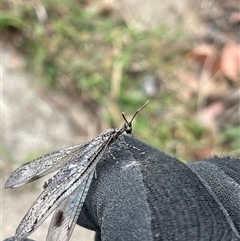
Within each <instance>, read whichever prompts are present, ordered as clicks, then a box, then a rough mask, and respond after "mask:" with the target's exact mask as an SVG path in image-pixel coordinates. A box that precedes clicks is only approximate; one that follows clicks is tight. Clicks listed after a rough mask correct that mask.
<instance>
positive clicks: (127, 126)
mask: <svg viewBox="0 0 240 241" xmlns="http://www.w3.org/2000/svg"><path fill="white" fill-rule="evenodd" d="M125 131H126V133H127V134H131V133H132V126H131V125H129V124H128V123H125Z"/></svg>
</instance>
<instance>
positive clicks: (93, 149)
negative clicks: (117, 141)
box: [15, 135, 112, 241]
mask: <svg viewBox="0 0 240 241" xmlns="http://www.w3.org/2000/svg"><path fill="white" fill-rule="evenodd" d="M111 140H112V136H111V135H109V136H101V137H100V138H95V139H94V140H92V141H91V143H89V145H88V147H87V148H85V150H84V151H83V152H82V153H80V154H79V155H76V156H75V157H74V160H72V161H71V162H70V163H68V164H67V165H65V166H64V167H63V168H62V169H60V170H59V172H57V173H56V174H55V175H54V176H53V178H52V180H51V182H50V183H49V184H48V185H47V186H46V188H45V189H44V191H43V192H42V193H41V194H40V196H39V197H38V198H37V200H36V201H35V202H34V204H33V205H32V207H31V208H30V209H29V210H28V212H27V213H26V215H25V216H24V218H23V219H22V221H21V222H20V224H19V226H18V228H17V231H16V235H15V237H16V241H23V240H24V239H25V238H26V237H28V236H29V235H30V234H31V233H33V232H34V231H35V230H36V229H37V228H38V227H39V226H40V225H41V224H42V222H43V221H44V220H45V219H46V218H47V217H48V216H49V215H50V214H51V213H52V212H53V211H54V210H55V209H56V208H57V207H58V205H59V204H60V203H62V201H64V200H65V198H67V197H68V196H69V195H70V194H71V193H72V192H73V191H74V190H75V189H76V188H77V187H78V186H79V185H80V184H81V183H82V182H83V181H84V180H85V179H86V178H87V176H88V175H89V174H90V172H91V171H92V170H93V169H94V168H95V166H96V164H97V163H98V161H99V160H100V159H101V157H102V156H103V154H104V152H105V150H106V148H107V147H108V144H109V143H110V141H111Z"/></svg>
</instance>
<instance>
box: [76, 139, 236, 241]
mask: <svg viewBox="0 0 240 241" xmlns="http://www.w3.org/2000/svg"><path fill="white" fill-rule="evenodd" d="M119 139H120V140H118V141H116V142H115V143H114V144H112V145H111V146H110V152H106V154H105V156H104V157H103V158H102V159H101V161H100V162H99V163H98V164H97V168H96V175H97V177H96V178H93V181H92V184H91V186H90V189H89V192H88V195H87V198H86V201H85V204H84V206H83V209H82V211H81V214H80V216H79V218H78V222H77V223H78V224H79V225H81V226H83V227H86V228H88V229H91V230H94V231H96V237H95V240H96V241H110V240H111V241H121V240H124V241H135V240H138V241H139V240H141V241H151V240H154V241H156V240H157V241H210V240H211V241H220V240H221V241H230V240H231V241H239V240H240V159H239V158H235V159H234V158H230V157H222V158H220V157H212V158H209V159H206V160H202V161H199V162H196V163H193V164H189V165H185V164H184V163H182V162H180V161H179V160H178V159H177V158H174V157H171V156H169V155H167V154H165V153H163V152H161V151H159V150H157V149H155V148H153V147H151V146H148V145H147V144H145V143H142V142H140V141H138V140H137V139H134V138H132V137H130V136H126V135H122V136H121V137H120V138H119Z"/></svg>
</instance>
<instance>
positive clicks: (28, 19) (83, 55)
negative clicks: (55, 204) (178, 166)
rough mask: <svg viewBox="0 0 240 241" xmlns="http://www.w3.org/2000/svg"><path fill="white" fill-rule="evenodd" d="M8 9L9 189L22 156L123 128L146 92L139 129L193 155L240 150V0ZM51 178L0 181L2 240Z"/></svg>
mask: <svg viewBox="0 0 240 241" xmlns="http://www.w3.org/2000/svg"><path fill="white" fill-rule="evenodd" d="M0 17H1V33H2V34H1V39H0V40H1V67H2V74H1V90H2V93H1V96H2V106H1V109H2V111H1V113H2V116H1V117H2V118H1V121H2V129H1V140H2V143H1V153H2V155H1V187H2V188H3V186H4V183H5V181H6V179H7V177H8V176H9V175H10V174H11V172H12V171H13V170H14V169H15V168H17V167H18V166H19V165H20V164H23V163H25V162H27V161H30V160H32V159H33V158H36V157H38V156H40V155H43V154H45V153H47V152H49V151H51V150H55V149H58V148H62V147H65V146H69V145H72V144H76V143H83V142H86V141H87V140H90V139H92V138H93V137H95V136H96V135H97V134H99V133H100V132H102V131H104V130H106V129H108V128H116V127H118V126H119V125H120V124H122V123H123V120H122V117H121V112H122V111H124V112H125V114H126V115H127V117H129V118H131V117H132V115H133V114H134V112H135V111H136V110H137V109H138V108H139V107H140V106H141V105H143V104H144V103H145V102H146V100H148V99H149V100H150V103H149V104H148V106H147V107H146V108H145V109H144V110H143V111H142V112H141V113H140V114H139V115H138V116H137V118H136V120H135V121H134V124H133V132H134V136H135V137H136V138H138V139H140V140H141V141H143V142H146V143H148V144H150V145H152V146H154V147H156V148H158V149H160V150H162V151H164V152H166V153H168V154H170V155H173V156H177V157H178V158H180V159H181V160H182V161H184V162H193V161H197V160H199V159H201V158H204V157H208V156H211V155H220V156H222V155H232V156H239V155H240V75H239V74H240V47H239V41H240V31H239V30H240V27H239V26H240V3H239V0H201V1H200V0H199V1H194V2H192V1H189V0H181V1H174V0H166V1H164V2H163V1H162V2H160V1H158V4H156V1H154V0H144V1H141V3H140V2H139V1H137V0H132V1H127V0H115V1H114V0H102V1H100V0H78V1H77V0H68V1H67V0H58V1H54V0H44V1H40V0H32V1H30V0H29V1H24V0H22V1H21V0H15V1H13V0H12V1H11V0H8V1H6V0H3V1H2V3H1V16H0ZM42 184H43V181H42V180H40V181H38V182H34V183H31V184H28V185H27V186H26V187H22V188H19V189H15V190H4V191H2V199H1V207H2V215H3V218H2V219H1V220H2V239H3V238H6V237H8V236H12V235H14V232H15V229H16V227H17V225H18V223H19V221H20V220H21V218H22V217H23V215H24V214H25V213H26V211H27V209H28V208H29V207H30V205H31V204H32V203H33V201H34V200H35V199H36V197H37V196H38V194H39V193H40V191H41V188H42ZM47 227H48V222H45V223H44V224H43V226H42V227H40V228H39V230H37V231H36V233H34V234H33V235H32V236H31V237H32V238H33V239H34V238H35V239H36V240H45V237H46V236H45V235H46V232H47ZM74 235H75V236H74V237H73V238H72V239H71V240H79V239H80V238H79V237H81V240H83V241H89V240H92V237H93V234H92V233H90V232H88V231H85V230H84V231H83V230H80V228H79V227H76V228H75V230H74Z"/></svg>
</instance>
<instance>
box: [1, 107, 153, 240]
mask: <svg viewBox="0 0 240 241" xmlns="http://www.w3.org/2000/svg"><path fill="white" fill-rule="evenodd" d="M147 104H148V102H146V103H145V104H144V105H143V106H142V107H141V108H140V109H139V110H138V111H137V112H136V113H135V114H134V116H133V117H132V119H131V121H130V122H128V121H127V120H126V118H125V116H124V113H122V116H123V119H124V120H125V123H124V125H122V126H120V127H118V128H116V129H109V130H107V131H105V132H103V133H101V134H99V135H98V136H97V137H96V138H94V139H93V140H92V141H90V142H87V143H85V144H83V145H75V146H71V147H67V148H64V149H61V150H58V151H55V152H51V153H49V154H47V155H44V156H42V157H39V158H37V159H35V160H33V161H32V162H30V163H27V164H24V165H22V166H20V167H19V168H18V169H17V170H16V171H14V172H13V174H12V175H11V176H10V177H9V179H8V180H7V182H6V184H5V188H12V187H19V186H21V185H24V184H26V183H28V182H31V181H33V180H36V179H38V178H40V177H42V176H44V175H46V174H48V173H51V172H54V171H56V170H58V169H60V170H59V171H58V172H57V173H56V174H55V175H53V177H52V178H50V179H49V180H48V181H47V182H45V183H44V186H43V187H44V190H43V192H42V193H41V194H40V196H39V197H38V198H37V199H36V201H35V202H34V204H33V205H32V207H31V208H30V209H29V210H28V212H27V213H26V215H25V216H24V218H23V219H22V221H21V222H20V224H19V226H18V228H17V230H16V235H15V240H16V241H23V240H24V239H25V238H26V237H28V236H29V235H30V234H31V233H33V232H34V231H35V230H36V229H37V228H38V227H39V226H40V225H41V224H42V222H43V221H44V220H45V219H46V218H47V217H48V216H49V215H50V214H51V213H52V212H53V211H54V210H55V213H54V215H53V218H52V222H51V224H50V227H49V231H48V235H47V241H54V240H58V241H65V240H66V241H67V240H69V238H70V236H71V234H72V231H73V229H74V226H75V224H76V220H77V217H78V216H79V214H80V211H81V208H82V205H83V203H84V201H85V198H86V195H87V192H88V190H89V187H90V184H91V180H92V178H93V174H94V171H95V168H96V165H97V163H98V162H99V161H100V159H101V158H102V156H103V155H104V153H105V151H106V149H107V148H109V146H110V145H111V144H112V143H113V142H114V141H115V140H116V139H117V138H118V137H119V136H120V135H121V134H122V133H124V132H126V133H127V134H131V133H132V121H133V119H134V118H135V116H136V115H137V113H138V112H139V111H140V110H141V109H142V108H144V107H145V106H146V105H147Z"/></svg>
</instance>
